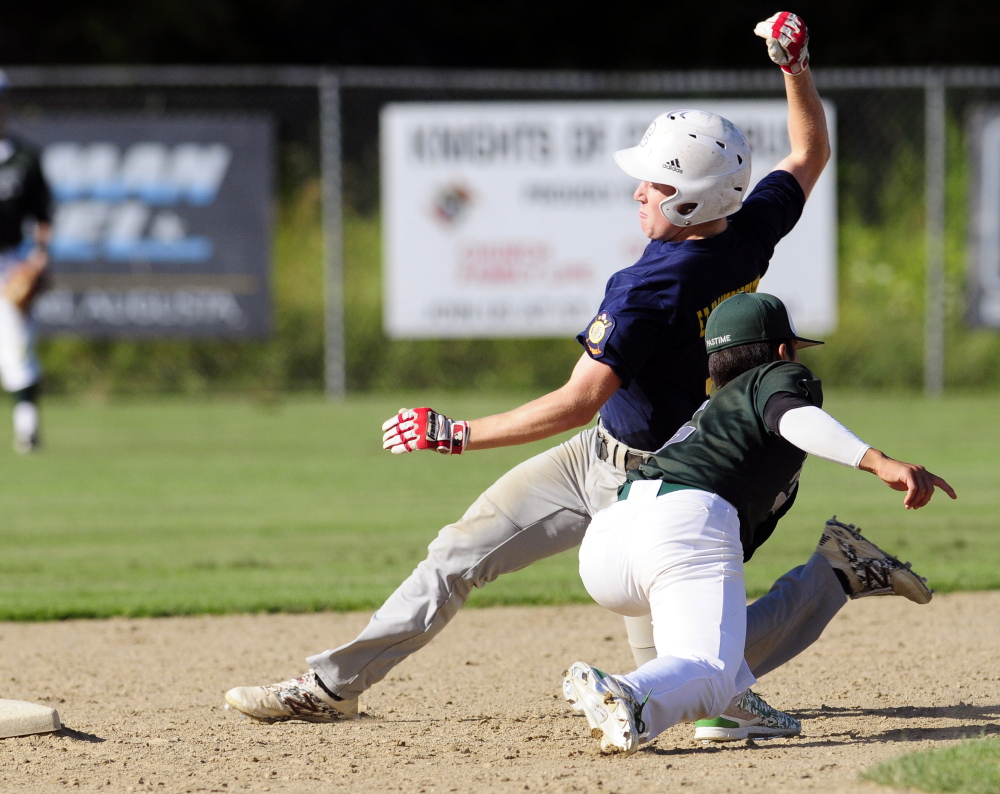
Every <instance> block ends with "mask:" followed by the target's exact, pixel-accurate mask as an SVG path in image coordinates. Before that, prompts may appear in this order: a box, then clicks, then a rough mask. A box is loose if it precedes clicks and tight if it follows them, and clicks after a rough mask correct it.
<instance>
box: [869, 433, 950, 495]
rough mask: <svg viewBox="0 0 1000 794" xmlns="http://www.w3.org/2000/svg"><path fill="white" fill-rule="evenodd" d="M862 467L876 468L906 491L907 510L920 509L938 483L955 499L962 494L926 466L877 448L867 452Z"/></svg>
mask: <svg viewBox="0 0 1000 794" xmlns="http://www.w3.org/2000/svg"><path fill="white" fill-rule="evenodd" d="M859 468H862V469H864V470H865V471H870V472H872V474H874V475H875V476H876V477H878V478H879V479H880V480H882V482H884V483H885V484H886V485H888V486H889V487H890V488H892V489H893V490H894V491H906V496H905V497H904V499H903V506H904V507H905V508H906V509H907V510H916V509H918V508H921V507H923V506H924V505H925V504H927V503H928V502H929V501H930V500H931V497H932V496H933V495H934V488H935V487H937V488H940V489H941V490H942V491H944V492H945V493H946V494H948V496H950V497H951V498H952V499H957V498H958V495H957V494H956V493H955V491H954V489H953V488H952V487H951V486H950V485H948V483H946V482H945V481H944V480H943V479H941V478H940V477H938V476H937V475H936V474H932V473H931V472H929V471H927V469H925V468H924V467H923V466H920V465H919V464H916V463H904V462H903V461H901V460H894V459H893V458H890V457H889V456H887V455H884V454H883V453H881V452H880V451H879V450H877V449H874V448H873V449H869V450H868V451H867V452H866V453H865V455H864V457H863V458H862V459H861V464H860V467H859Z"/></svg>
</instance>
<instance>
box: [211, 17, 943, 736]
mask: <svg viewBox="0 0 1000 794" xmlns="http://www.w3.org/2000/svg"><path fill="white" fill-rule="evenodd" d="M762 24H764V25H765V28H766V30H765V29H764V28H759V29H758V31H757V32H758V33H760V34H761V35H764V37H765V38H766V39H767V41H768V51H769V54H770V55H771V58H772V60H775V61H776V62H778V63H780V64H781V66H782V68H783V70H784V71H785V76H784V81H785V92H786V97H787V100H788V111H789V112H788V135H789V140H790V142H791V152H790V153H789V155H788V156H787V157H786V158H785V159H783V160H782V161H781V162H780V163H779V164H778V166H777V169H776V170H775V171H774V172H773V173H771V174H770V175H768V176H766V177H765V178H764V179H763V180H761V182H760V183H759V184H758V185H757V187H756V188H755V189H754V191H753V193H752V194H751V195H749V196H747V195H746V193H747V187H748V184H749V180H750V148H749V146H748V145H747V142H746V139H745V138H744V136H743V134H742V133H741V132H740V131H739V130H738V129H737V128H736V127H735V126H734V125H733V124H732V123H731V122H729V121H727V120H726V119H723V118H722V117H720V116H717V115H715V114H712V113H705V112H702V111H698V110H680V111H673V112H668V113H664V114H663V115H661V116H659V117H657V118H656V119H655V120H654V122H653V123H652V124H651V125H650V127H649V129H648V130H647V132H646V134H645V135H644V136H643V138H642V140H641V141H640V142H639V145H638V146H635V147H633V148H631V149H625V150H622V151H620V152H617V153H616V155H615V157H616V160H617V162H618V164H619V166H620V167H621V168H622V169H623V170H624V171H625V172H626V173H628V174H629V175H630V176H633V177H635V178H636V179H637V180H638V187H637V188H636V191H635V199H636V201H637V202H638V205H639V210H638V220H639V225H640V228H641V229H642V232H643V234H644V235H645V236H646V237H648V238H649V239H650V241H651V242H650V243H649V245H648V247H647V248H646V251H645V252H644V254H643V256H642V258H641V259H640V260H639V262H637V263H636V264H635V265H633V266H632V267H629V268H626V269H624V270H622V271H621V272H619V273H617V274H615V275H614V276H612V278H611V279H610V280H609V282H608V285H607V291H606V294H605V297H604V301H603V302H602V304H601V305H600V307H596V308H597V311H596V312H595V316H594V319H593V320H592V321H591V322H590V323H589V324H588V326H587V328H585V329H584V330H583V332H582V333H581V334H580V336H579V337H578V338H579V341H580V342H581V344H582V345H583V346H584V351H583V354H582V355H581V357H580V359H579V361H578V362H577V364H576V366H575V368H574V370H573V372H572V374H571V375H570V378H569V380H568V381H567V383H566V384H565V385H564V386H563V387H561V388H560V389H557V390H556V391H554V392H551V393H550V394H546V395H544V396H542V397H540V398H538V399H536V400H533V401H531V402H529V403H526V404H525V405H522V406H520V407H518V408H515V409H514V410H512V411H508V412H507V413H503V414H498V415H496V416H489V417H485V418H481V419H473V420H471V421H457V420H452V419H450V418H449V417H447V416H445V415H443V414H440V413H438V412H436V411H433V410H431V409H430V408H417V409H410V410H402V411H400V413H399V414H398V416H395V417H393V418H392V419H390V420H389V421H388V422H386V424H385V425H384V426H383V428H382V429H383V430H384V431H385V435H384V438H383V444H384V446H385V448H386V449H389V450H391V451H392V452H394V453H405V452H411V451H414V450H422V449H433V450H437V451H438V452H443V453H449V454H453V455H454V454H458V453H462V452H465V451H467V450H476V449H489V448H492V447H502V446H511V445H515V444H523V443H527V442H529V441H536V440H538V439H543V438H549V437H551V436H554V435H556V434H559V433H563V432H565V431H567V430H572V429H574V428H578V427H582V426H585V425H588V424H590V422H591V421H592V420H593V418H594V416H595V414H597V412H598V411H600V422H599V423H598V425H597V427H589V428H588V429H585V430H583V431H582V432H580V433H578V434H577V435H575V436H573V437H572V438H570V439H569V440H568V441H566V442H564V443H562V444H559V445H558V446H556V447H553V448H552V449H550V450H548V451H546V452H544V453H542V454H541V455H538V456H536V457H534V458H531V459H530V460H528V461H525V462H524V463H522V464H520V465H519V466H517V467H515V468H514V469H513V470H511V471H510V472H508V473H507V474H505V475H504V476H503V477H501V478H500V479H499V480H498V481H497V482H496V483H495V484H494V485H492V486H491V487H490V488H488V489H487V490H486V491H485V493H483V494H482V495H481V496H480V497H479V498H478V499H477V500H476V502H475V503H474V504H473V505H472V506H471V507H470V508H469V509H468V511H467V512H466V513H465V515H464V516H462V517H461V518H460V519H459V520H458V521H456V522H455V523H454V524H451V525H449V526H447V527H445V528H444V529H442V530H441V531H440V532H439V533H438V536H437V537H436V539H435V540H434V541H433V542H432V543H431V544H430V546H429V548H428V556H427V558H426V559H425V560H424V561H423V562H421V563H420V565H419V566H418V567H417V569H416V570H415V571H414V572H413V574H412V575H411V576H410V577H409V578H408V579H407V580H406V581H405V582H403V584H402V585H401V586H400V587H399V589H397V590H396V592H395V593H393V594H392V595H391V596H390V597H389V599H388V600H387V601H386V603H385V604H384V605H383V607H382V608H381V609H379V610H378V611H377V612H376V613H375V615H374V616H373V618H372V620H371V622H370V623H369V625H368V626H367V627H366V628H365V629H364V631H362V632H361V634H360V635H359V636H358V637H357V638H356V639H355V640H353V641H352V642H349V643H347V644H346V645H342V646H340V647H338V648H335V649H333V650H328V651H324V652H323V653H320V654H317V655H315V656H312V657H310V658H309V660H308V662H309V665H310V667H311V669H310V670H309V672H308V673H306V674H305V675H303V676H301V677H300V678H296V679H290V680H288V681H283V682H281V683H278V684H273V685H269V686H247V687H237V688H235V689H232V690H230V691H229V692H228V693H227V694H226V701H227V703H228V704H229V706H230V707H232V708H235V709H238V710H239V711H241V712H243V713H244V714H247V715H249V716H251V717H253V718H255V719H258V720H261V721H265V722H267V721H276V720H287V719H302V720H310V721H317V722H322V721H332V720H338V719H343V718H345V717H352V716H354V715H356V713H357V710H358V696H359V695H360V694H361V693H363V692H364V691H366V690H367V689H368V688H369V687H371V686H372V685H373V684H375V683H377V682H378V681H380V680H382V679H383V678H384V677H385V676H386V675H387V674H388V672H389V671H390V670H391V669H392V668H393V667H394V666H395V665H396V664H398V663H399V662H401V661H402V660H403V659H405V658H406V657H407V656H408V655H409V654H411V653H414V652H415V651H417V650H419V649H420V648H422V647H423V646H424V645H426V644H427V643H428V642H429V641H430V640H431V639H433V637H435V636H436V635H437V634H438V633H439V632H440V631H441V630H442V629H443V628H444V627H445V626H446V625H447V623H448V621H449V620H451V618H452V617H453V616H454V615H455V614H456V612H457V611H458V610H459V609H460V608H461V606H462V605H463V604H464V603H465V600H466V598H467V597H468V595H469V593H470V592H471V590H472V588H474V587H483V586H484V585H486V584H487V583H489V582H491V581H493V580H494V579H496V578H497V577H498V576H501V575H502V574H505V573H509V572H511V571H516V570H519V569H521V568H524V567H525V566H527V565H530V564H531V563H533V562H535V561H537V560H540V559H543V558H545V557H549V556H551V555H554V554H558V553H559V552H561V551H565V550H567V549H570V548H574V547H576V546H578V545H579V544H580V542H581V540H582V539H583V537H584V533H585V532H586V530H587V527H588V525H589V524H590V520H591V517H592V516H593V515H594V514H595V513H597V511H599V510H601V509H602V508H604V507H606V506H608V505H609V504H611V503H612V502H613V501H614V499H615V493H616V491H617V489H618V486H619V485H620V484H621V482H622V479H623V478H624V476H625V474H626V473H627V472H628V471H631V470H633V469H635V468H636V466H638V465H639V463H640V462H641V461H642V459H643V457H644V456H645V455H647V454H649V453H648V451H649V450H655V449H658V448H659V447H660V446H661V445H662V444H663V443H664V442H665V441H666V440H667V439H668V438H670V437H671V436H672V435H673V434H674V432H675V431H676V430H677V428H678V427H679V426H680V425H682V424H683V423H684V422H686V421H687V420H688V419H690V417H691V415H692V414H693V413H694V411H695V410H696V409H697V408H698V406H699V405H700V404H701V403H702V401H703V400H704V399H705V394H706V387H705V384H706V379H707V377H708V367H707V355H706V353H705V348H704V338H703V337H704V324H705V321H706V320H707V318H708V315H709V313H710V312H711V310H712V309H713V308H714V307H715V306H716V305H718V304H719V303H720V302H721V301H722V300H724V299H725V298H727V297H729V296H730V295H732V294H734V293H738V292H747V291H753V290H755V289H756V288H757V284H758V282H759V280H760V278H761V277H762V276H763V275H764V273H765V272H766V270H767V266H768V262H769V260H770V257H771V254H772V252H773V250H774V246H775V245H776V244H777V243H778V241H779V240H780V239H781V238H782V236H784V235H785V234H787V233H788V232H789V231H790V230H791V229H792V227H793V226H794V225H795V223H796V221H797V220H798V218H799V215H800V214H801V212H802V207H803V204H804V202H805V200H806V198H807V197H808V195H809V192H810V191H811V190H812V188H813V186H814V185H815V184H816V181H817V180H818V179H819V177H820V174H821V173H822V171H823V168H824V166H825V165H826V162H827V160H828V159H829V154H830V142H829V139H828V135H827V128H826V120H825V117H824V113H823V106H822V104H821V102H820V99H819V96H818V94H817V93H816V89H815V87H814V85H813V82H812V77H811V74H810V72H809V70H808V68H807V64H808V53H807V48H806V39H807V34H806V31H805V27H804V25H802V24H801V21H800V20H798V18H797V17H795V16H794V15H788V14H780V15H776V16H775V17H774V18H772V19H771V20H769V21H768V22H767V23H766V24H765V23H762ZM666 166H670V167H666ZM668 177H669V178H668ZM859 543H860V541H859ZM838 555H839V556H838ZM848 558H850V559H851V560H855V561H859V562H857V565H859V566H861V569H864V567H865V566H869V567H871V566H872V565H879V566H882V567H880V568H879V570H880V571H888V573H887V574H886V576H888V581H889V585H888V589H887V588H886V585H885V583H884V582H883V583H882V584H881V585H879V586H878V587H875V586H873V585H872V582H873V581H874V580H872V579H870V578H865V579H864V581H863V582H862V581H861V580H860V579H859V578H858V576H857V575H856V573H855V572H854V571H853V569H851V568H850V566H849V565H848V563H847V560H848ZM886 559H888V557H887V555H884V554H883V553H882V552H881V551H879V550H878V549H877V548H875V547H874V546H871V547H869V546H865V547H864V550H863V551H860V552H859V551H858V550H857V549H854V548H853V547H850V546H846V547H843V548H841V547H839V546H838V547H837V550H836V552H835V553H834V555H833V557H829V556H824V554H822V553H819V552H818V553H817V554H814V555H813V556H812V558H811V559H810V560H809V562H808V563H807V564H806V565H804V566H801V567H799V568H796V569H795V570H793V571H790V572H789V573H788V574H787V575H786V576H784V577H782V579H781V580H779V582H778V583H777V584H776V585H775V588H774V590H773V591H772V592H771V593H770V594H769V595H767V596H765V597H764V598H762V599H759V600H758V601H757V602H755V603H754V604H753V605H752V606H751V607H750V608H749V611H748V614H747V621H748V630H747V648H746V656H747V661H748V663H749V665H750V669H751V670H752V671H753V672H754V674H755V675H757V676H761V675H763V674H764V673H766V672H767V671H769V670H771V669H774V668H775V667H777V666H778V665H779V664H782V663H783V662H785V661H787V660H788V659H790V658H792V657H793V656H795V655H796V654H797V653H799V652H800V651H801V650H802V649H804V648H805V647H807V646H808V645H809V644H811V643H812V642H813V641H814V640H815V639H816V638H817V637H818V636H819V635H820V633H821V632H822V630H823V627H824V626H826V624H827V623H828V622H829V621H830V619H832V617H833V616H834V615H835V614H836V613H837V611H838V610H839V609H840V608H841V607H842V606H843V605H844V603H845V602H846V600H847V597H848V596H849V595H850V596H852V597H857V596H861V595H868V594H874V593H875V592H879V593H884V592H888V593H893V592H896V593H901V594H904V595H906V596H907V597H910V598H914V597H915V596H916V600H921V601H924V600H926V599H928V598H929V597H930V594H929V591H927V590H926V588H924V587H923V586H922V583H921V582H920V579H919V577H917V576H916V575H915V574H913V573H912V572H910V571H909V570H908V569H906V568H904V567H903V566H898V568H892V569H891V570H889V569H886V568H885V560H886ZM837 566H840V567H843V568H847V569H848V570H849V571H850V573H848V574H843V572H841V573H842V575H844V576H846V577H847V579H845V581H844V583H843V584H842V583H841V580H840V579H839V578H838V575H837V573H835V570H836V569H837ZM852 576H853V579H852V578H851V577H852ZM626 623H627V626H628V633H629V642H630V644H631V645H632V649H633V654H634V656H635V659H636V663H637V664H642V663H643V662H645V661H648V660H649V659H651V658H654V657H655V654H656V651H655V648H654V642H653V632H652V627H651V624H650V621H649V618H648V616H645V617H638V618H634V619H632V618H629V619H627V620H626ZM725 713H726V716H727V717H728V718H731V720H732V721H733V722H734V723H736V724H738V725H739V726H740V730H744V731H745V730H746V729H748V728H752V727H753V726H759V725H764V724H765V723H767V724H769V725H771V724H779V725H780V727H781V730H782V731H784V733H785V734H786V735H788V734H793V733H796V732H798V730H799V725H798V723H797V722H796V721H795V720H794V719H791V718H790V717H787V716H786V715H783V714H781V712H777V711H775V710H773V709H769V708H767V706H766V704H763V702H762V701H760V700H759V699H758V698H755V697H754V696H752V693H749V692H748V693H744V694H742V695H741V696H740V697H738V698H736V699H734V702H733V703H732V704H731V707H730V708H728V709H726V712H725ZM716 738H726V737H724V736H722V737H716ZM733 738H735V733H734V735H733Z"/></svg>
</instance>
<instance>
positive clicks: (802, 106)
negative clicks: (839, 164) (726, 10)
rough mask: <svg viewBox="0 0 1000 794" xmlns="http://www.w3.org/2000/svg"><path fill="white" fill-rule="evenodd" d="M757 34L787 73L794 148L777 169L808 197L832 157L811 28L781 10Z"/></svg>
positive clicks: (790, 129)
mask: <svg viewBox="0 0 1000 794" xmlns="http://www.w3.org/2000/svg"><path fill="white" fill-rule="evenodd" d="M754 33H756V34H757V35H758V36H761V37H762V38H764V39H765V40H766V41H767V51H768V55H769V56H770V57H771V60H772V61H774V62H775V63H776V64H778V65H779V66H780V67H781V69H782V71H783V72H784V73H785V96H786V97H787V98H788V138H789V140H790V141H791V145H792V151H791V153H790V154H789V155H788V156H787V157H786V158H785V159H784V160H782V161H781V162H780V163H778V165H777V166H776V170H781V171H788V172H789V173H790V174H792V175H793V176H794V177H795V178H796V180H798V183H799V185H801V186H802V190H803V192H804V193H805V194H806V198H808V197H809V194H810V193H811V192H812V189H813V187H815V185H816V182H817V180H818V179H819V177H820V174H822V173H823V169H824V168H825V167H826V163H827V161H828V160H829V159H830V135H829V133H828V131H827V127H826V113H825V112H824V111H823V103H822V102H821V101H820V98H819V94H818V93H817V91H816V86H815V85H814V84H813V79H812V72H811V71H810V70H809V31H808V29H807V28H806V24H805V22H803V21H802V18H801V17H798V16H796V15H795V14H792V13H790V12H788V11H782V12H780V13H778V14H775V15H774V16H772V17H770V18H768V19H766V20H764V21H763V22H760V23H758V24H757V27H756V28H754Z"/></svg>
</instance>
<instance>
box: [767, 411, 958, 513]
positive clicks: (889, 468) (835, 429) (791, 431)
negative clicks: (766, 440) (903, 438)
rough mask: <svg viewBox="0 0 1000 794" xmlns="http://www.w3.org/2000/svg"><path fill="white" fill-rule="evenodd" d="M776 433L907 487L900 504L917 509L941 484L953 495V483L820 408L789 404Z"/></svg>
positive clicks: (896, 486)
mask: <svg viewBox="0 0 1000 794" xmlns="http://www.w3.org/2000/svg"><path fill="white" fill-rule="evenodd" d="M778 434H779V435H780V436H781V437H782V438H783V439H785V440H786V441H788V442H789V443H791V444H794V445H795V446H797V447H798V448H799V449H801V450H802V451H803V452H808V453H809V454H810V455H815V456H817V457H820V458H824V459H826V460H830V461H833V462H834V463H840V464H841V465H843V466H851V467H852V468H856V469H861V470H862V471H868V472H871V473H872V474H874V475H875V476H876V477H878V478H879V479H880V480H882V482H884V483H885V484H886V485H888V486H889V487H890V488H892V489H893V490H896V491H906V497H905V498H904V499H903V506H904V507H905V508H906V509H907V510H916V509H918V508H920V507H923V506H924V505H926V504H927V503H928V502H929V501H930V500H931V497H932V496H933V495H934V488H935V487H937V488H940V489H941V490H942V491H944V492H945V493H946V494H948V496H950V497H951V498H952V499H957V498H958V497H957V495H956V494H955V491H954V490H953V489H952V487H951V486H950V485H949V484H948V483H947V482H945V481H944V480H943V479H942V478H940V477H938V476H937V475H936V474H932V473H931V472H929V471H927V469H925V468H924V467H923V466H920V465H919V464H916V463H904V462H903V461H901V460H895V459H893V458H890V457H889V456H888V455H886V454H884V453H883V452H881V451H880V450H877V449H875V448H874V447H872V446H870V445H868V444H866V443H865V442H864V441H862V440H861V439H860V438H858V437H857V436H856V435H854V433H852V432H851V431H850V430H848V429H847V428H846V427H844V426H843V425H842V424H840V422H838V421H837V420H836V419H834V418H833V417H832V416H830V414H828V413H827V412H826V411H824V410H823V409H822V408H817V407H816V406H814V405H811V406H803V407H801V408H792V409H791V410H789V411H786V412H785V413H784V414H783V415H782V416H781V418H780V419H779V420H778Z"/></svg>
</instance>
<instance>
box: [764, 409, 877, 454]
mask: <svg viewBox="0 0 1000 794" xmlns="http://www.w3.org/2000/svg"><path fill="white" fill-rule="evenodd" d="M778 435H779V436H781V437H782V438H783V439H785V440H786V441H788V442H789V443H791V444H794V445H795V446H797V447H798V448H799V449H801V450H802V451H804V452H808V453H809V454H810V455H815V456H816V457H818V458H824V459H825V460H832V461H833V462H834V463H839V464H841V465H843V466H850V467H851V468H854V469H856V468H858V465H859V464H860V463H861V459H862V458H863V457H864V456H865V453H866V452H867V451H868V450H869V449H871V444H866V443H865V442H864V441H862V440H861V439H860V438H858V437H857V436H856V435H854V433H852V432H851V431H850V430H848V429H847V428H846V427H844V426H843V425H842V424H840V422H838V421H837V420H836V419H834V418H833V417H832V416H830V414H828V413H827V412H826V411H824V410H823V409H822V408H817V407H816V406H815V405H806V406H803V407H801V408H792V409H791V410H790V411H786V412H785V413H784V414H783V415H782V417H781V418H780V419H779V420H778Z"/></svg>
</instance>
